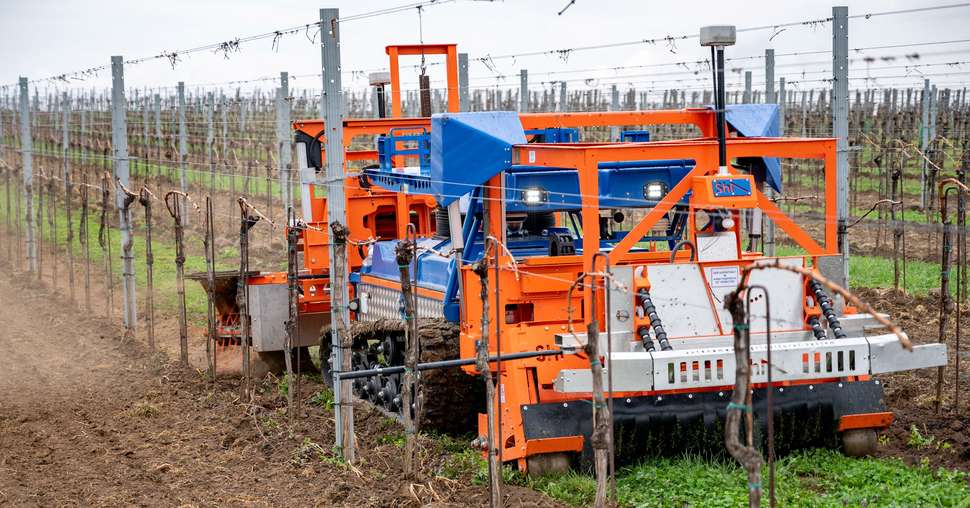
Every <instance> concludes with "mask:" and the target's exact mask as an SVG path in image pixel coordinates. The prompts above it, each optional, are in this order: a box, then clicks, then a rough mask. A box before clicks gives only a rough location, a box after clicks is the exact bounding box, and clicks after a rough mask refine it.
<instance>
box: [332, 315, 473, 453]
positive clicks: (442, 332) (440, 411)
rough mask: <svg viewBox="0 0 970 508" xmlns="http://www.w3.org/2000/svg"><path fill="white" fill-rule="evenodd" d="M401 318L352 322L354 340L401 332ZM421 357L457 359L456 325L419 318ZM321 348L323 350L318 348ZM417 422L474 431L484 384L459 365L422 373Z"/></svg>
mask: <svg viewBox="0 0 970 508" xmlns="http://www.w3.org/2000/svg"><path fill="white" fill-rule="evenodd" d="M404 326H405V322H404V321H403V320H392V319H380V320H377V321H356V322H354V323H352V324H351V334H352V336H353V337H354V343H355V345H356V344H363V343H365V342H366V341H368V340H382V339H384V338H385V337H387V336H388V335H403V334H404ZM418 333H419V335H420V342H419V344H420V347H421V356H420V360H419V363H425V362H433V361H439V360H451V359H457V358H459V356H460V351H459V339H458V335H459V329H458V325H456V324H454V323H451V322H449V321H446V320H444V319H419V320H418ZM329 340H330V329H329V327H325V328H324V329H323V330H322V333H321V345H326V344H328V343H329ZM321 350H323V349H321ZM418 397H419V400H420V404H419V405H418V410H419V421H420V425H421V428H420V430H421V431H432V432H440V433H444V434H449V435H465V434H469V433H473V432H476V431H477V428H478V413H479V412H484V410H485V387H484V385H483V383H482V382H481V378H480V377H478V376H472V375H469V374H468V373H466V372H465V371H464V370H462V369H460V368H450V369H434V370H425V371H422V372H421V389H420V392H419V394H418Z"/></svg>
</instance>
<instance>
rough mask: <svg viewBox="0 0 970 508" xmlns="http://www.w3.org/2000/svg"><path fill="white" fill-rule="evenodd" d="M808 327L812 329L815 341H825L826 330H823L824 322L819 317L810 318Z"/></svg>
mask: <svg viewBox="0 0 970 508" xmlns="http://www.w3.org/2000/svg"><path fill="white" fill-rule="evenodd" d="M808 325H809V326H811V327H812V333H813V334H815V340H825V329H823V328H822V322H821V321H819V319H818V316H812V317H810V318H808Z"/></svg>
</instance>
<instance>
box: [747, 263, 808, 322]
mask: <svg viewBox="0 0 970 508" xmlns="http://www.w3.org/2000/svg"><path fill="white" fill-rule="evenodd" d="M779 262H780V263H781V264H782V265H784V266H794V267H802V266H804V264H805V260H804V258H781V259H779ZM748 280H749V285H751V286H754V285H761V286H764V287H765V288H767V289H768V295H769V298H768V300H769V302H770V303H771V329H772V330H801V329H802V328H804V327H805V320H804V316H803V314H804V307H803V305H802V303H803V301H802V297H803V295H802V291H801V288H802V276H801V274H798V273H795V272H790V271H788V270H782V269H779V268H765V269H762V270H754V271H752V272H751V276H750V278H749V279H748ZM751 297H752V300H753V301H752V302H751V331H752V332H754V333H758V332H764V331H765V329H766V327H765V304H764V293H763V292H761V291H760V290H756V291H752V293H751ZM731 321H732V324H733V320H731Z"/></svg>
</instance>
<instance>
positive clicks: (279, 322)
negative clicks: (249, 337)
mask: <svg viewBox="0 0 970 508" xmlns="http://www.w3.org/2000/svg"><path fill="white" fill-rule="evenodd" d="M288 297H289V290H288V289H287V287H286V285H285V284H259V285H252V286H249V312H250V316H251V320H250V321H251V323H252V326H251V328H252V334H253V349H255V350H256V351H280V350H282V349H283V348H284V346H285V344H286V321H287V320H288V319H289V312H290V309H289V306H288V305H287V298H288Z"/></svg>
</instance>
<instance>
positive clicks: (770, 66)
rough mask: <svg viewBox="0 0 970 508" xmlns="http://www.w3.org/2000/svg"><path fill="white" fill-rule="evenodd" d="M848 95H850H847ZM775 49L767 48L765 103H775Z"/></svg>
mask: <svg viewBox="0 0 970 508" xmlns="http://www.w3.org/2000/svg"><path fill="white" fill-rule="evenodd" d="M846 97H848V95H846ZM776 102H778V101H777V100H775V50H773V49H766V50H765V104H775V103H776Z"/></svg>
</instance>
